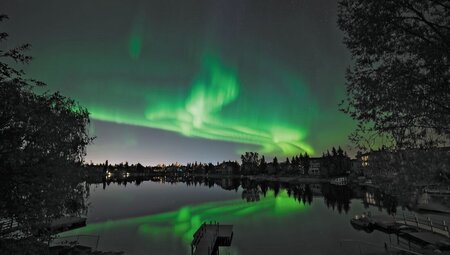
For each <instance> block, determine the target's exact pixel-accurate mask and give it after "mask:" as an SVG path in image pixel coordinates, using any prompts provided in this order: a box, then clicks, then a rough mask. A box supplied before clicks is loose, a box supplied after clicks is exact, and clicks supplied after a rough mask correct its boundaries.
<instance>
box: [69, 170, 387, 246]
mask: <svg viewBox="0 0 450 255" xmlns="http://www.w3.org/2000/svg"><path fill="white" fill-rule="evenodd" d="M99 184H101V186H100V187H101V188H100V189H94V190H96V191H95V192H94V195H93V196H94V197H95V196H96V195H95V194H98V195H100V197H101V199H100V198H99V200H98V201H97V204H95V203H93V204H92V205H93V206H94V207H93V208H94V211H97V216H92V217H94V218H95V220H94V221H97V222H95V223H90V224H88V225H87V226H86V227H84V228H80V229H77V230H73V231H70V232H66V233H64V235H66V236H70V235H80V234H82V235H89V234H94V235H100V236H101V240H102V241H101V242H100V247H101V248H102V249H103V250H120V251H125V252H127V254H148V253H149V252H150V253H151V252H155V253H158V254H183V253H184V254H188V253H189V251H190V248H189V244H190V241H191V240H192V235H193V234H194V232H195V231H196V230H197V229H198V228H199V227H200V225H201V224H202V223H203V222H210V221H218V222H219V223H227V224H228V223H229V224H233V225H234V226H235V240H233V245H232V247H231V248H229V249H231V250H230V251H229V252H231V254H244V253H245V254H274V252H275V253H276V249H282V250H283V251H284V250H285V249H287V250H288V252H287V253H285V254H296V253H293V252H294V251H299V249H300V248H299V247H298V246H299V245H300V244H299V243H298V240H297V239H296V238H295V237H298V236H304V239H305V240H304V241H306V242H307V243H308V244H309V245H313V244H314V247H309V248H308V249H310V250H311V251H312V252H310V253H311V254H314V253H315V254H317V253H329V252H331V253H332V251H333V250H334V249H341V246H340V244H339V241H338V240H337V239H336V238H337V237H340V236H341V235H342V236H346V237H350V238H354V239H358V240H359V239H365V240H366V241H369V240H370V241H371V240H378V242H380V240H383V239H384V237H383V236H380V234H379V233H372V234H371V236H368V235H367V234H366V233H365V232H363V231H355V230H354V229H353V227H352V226H351V225H350V223H349V220H350V218H351V217H353V215H354V214H357V213H361V212H362V211H364V210H366V209H367V210H375V211H377V210H383V208H384V209H385V210H383V211H384V212H383V213H385V212H387V211H389V212H394V211H395V209H394V210H392V205H393V203H392V202H389V201H391V200H392V199H393V198H391V197H389V196H386V195H384V194H377V193H376V192H375V191H373V190H371V189H368V188H364V187H359V186H354V187H351V186H335V185H331V184H328V183H317V184H307V183H288V182H277V181H256V180H252V179H248V178H247V179H240V178H207V177H192V176H190V177H185V176H173V177H169V176H165V177H164V176H153V177H148V178H142V177H141V178H139V177H134V178H133V179H132V178H124V179H123V180H120V181H117V182H114V181H113V180H104V181H103V182H100V183H99ZM94 185H96V184H94ZM138 186H140V187H138ZM149 189H150V190H149ZM108 194H109V195H108ZM143 194H148V195H147V197H146V196H145V195H143ZM220 194H226V195H220ZM105 196H109V197H110V198H108V199H106V200H105ZM135 196H142V197H141V198H139V199H136V200H132V198H130V197H135ZM352 201H353V202H352ZM355 201H356V202H355ZM131 202H132V203H131ZM102 203H104V204H107V205H108V206H109V204H111V203H115V204H117V205H116V207H112V208H116V210H114V211H118V212H119V213H117V214H115V215H117V216H118V217H112V218H113V220H109V219H111V218H109V217H108V215H111V212H108V210H111V209H109V208H110V207H107V206H106V205H103V204H102ZM96 205H97V208H95V206H96ZM168 205H169V207H168ZM125 206H128V210H129V211H127V210H126V209H123V207H125ZM384 206H388V207H387V208H385V207H384ZM102 207H103V208H102ZM142 208H144V209H142ZM145 208H147V209H145ZM154 208H161V210H160V209H154ZM98 211H101V212H102V213H100V214H101V216H100V217H98ZM105 211H106V212H105ZM137 211H139V212H140V213H133V212H137ZM346 214H349V215H348V216H346ZM91 215H92V214H91ZM91 222H92V221H91ZM267 229H270V232H268V233H266V231H267ZM327 233H329V234H327ZM261 235H262V236H261ZM257 236H259V237H257ZM261 240H263V241H261ZM261 242H264V243H265V244H264V245H269V246H270V247H266V246H260V245H262V244H261ZM302 242H303V241H302ZM302 242H300V243H302ZM383 242H384V240H383ZM383 242H381V244H383ZM280 243H283V244H282V246H283V247H279V248H276V247H277V246H278V245H281V244H280ZM324 243H326V245H324ZM303 245H307V244H303ZM136 247H139V250H140V251H136ZM248 247H252V249H251V250H246V249H247V248H248ZM141 250H142V252H141ZM291 250H292V252H290V251H291ZM222 254H223V253H222ZM225 254H226V253H225ZM349 254H351V253H349Z"/></svg>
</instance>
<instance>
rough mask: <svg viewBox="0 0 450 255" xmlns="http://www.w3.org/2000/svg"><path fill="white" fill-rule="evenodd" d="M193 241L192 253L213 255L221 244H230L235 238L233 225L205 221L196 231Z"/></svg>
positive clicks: (194, 254) (193, 254)
mask: <svg viewBox="0 0 450 255" xmlns="http://www.w3.org/2000/svg"><path fill="white" fill-rule="evenodd" d="M193 237H194V239H193V240H192V242H191V254H192V255H213V254H217V253H218V249H219V246H230V245H231V241H232V239H233V225H223V224H219V223H218V222H214V223H213V222H211V223H209V224H207V223H203V224H202V225H201V226H200V228H199V229H198V230H197V231H196V232H195V234H194V236H193Z"/></svg>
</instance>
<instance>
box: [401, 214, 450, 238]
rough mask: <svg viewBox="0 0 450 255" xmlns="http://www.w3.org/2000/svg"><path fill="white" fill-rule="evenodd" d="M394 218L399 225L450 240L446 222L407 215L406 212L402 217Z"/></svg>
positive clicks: (449, 231)
mask: <svg viewBox="0 0 450 255" xmlns="http://www.w3.org/2000/svg"><path fill="white" fill-rule="evenodd" d="M393 217H394V220H395V221H396V222H397V223H400V224H404V225H407V226H413V227H417V228H420V229H423V230H428V231H431V232H432V233H436V234H440V235H443V236H446V237H448V238H450V230H449V227H448V225H447V222H446V221H445V220H437V219H432V218H431V217H421V216H417V214H405V213H404V212H403V213H402V214H400V215H398V214H397V215H396V214H394V215H393Z"/></svg>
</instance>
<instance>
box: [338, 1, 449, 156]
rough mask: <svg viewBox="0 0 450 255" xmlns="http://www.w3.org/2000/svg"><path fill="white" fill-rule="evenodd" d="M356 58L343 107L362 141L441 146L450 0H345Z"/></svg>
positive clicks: (343, 12)
mask: <svg viewBox="0 0 450 255" xmlns="http://www.w3.org/2000/svg"><path fill="white" fill-rule="evenodd" d="M338 25H339V27H340V28H341V30H343V31H344V32H345V44H346V45H347V47H348V49H349V50H350V52H351V54H352V57H353V64H352V66H351V67H349V68H348V72H347V98H346V100H345V102H343V103H342V104H341V109H342V110H343V111H344V112H346V113H348V114H349V115H350V116H351V117H352V118H354V119H355V120H357V121H358V122H359V125H358V128H357V130H356V132H355V133H354V134H353V136H352V137H351V138H352V140H353V141H355V142H356V143H357V144H358V145H360V147H368V146H369V147H370V146H373V145H374V143H375V144H378V145H379V144H380V143H383V144H385V145H387V146H392V147H393V148H399V149H402V148H417V147H429V146H436V145H439V144H442V143H445V142H448V141H449V138H450V126H449V123H450V2H449V1H448V0H425V1H414V0H389V1H370V0H341V1H340V2H339V17H338Z"/></svg>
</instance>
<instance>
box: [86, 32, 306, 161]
mask: <svg viewBox="0 0 450 255" xmlns="http://www.w3.org/2000/svg"><path fill="white" fill-rule="evenodd" d="M130 40H131V41H135V40H136V41H138V39H130ZM131 44H132V45H130V50H129V51H130V55H131V56H132V57H133V58H134V57H138V54H139V51H140V49H135V48H139V47H138V46H136V45H134V43H131ZM136 44H137V43H136ZM298 83H300V82H299V81H298ZM300 85H301V84H300ZM240 90H241V84H240V82H239V77H238V74H237V71H236V70H233V69H232V68H230V67H228V66H226V65H225V64H224V63H223V61H221V59H220V58H219V57H218V56H217V54H211V53H207V54H204V56H203V58H202V67H201V71H200V73H199V74H198V75H197V77H195V78H194V79H193V81H192V84H191V89H190V92H189V95H188V97H187V98H183V97H177V96H175V95H169V96H168V97H164V95H163V94H159V95H157V97H155V96H154V95H152V96H148V98H146V101H147V105H146V108H145V111H144V112H143V113H142V114H130V113H129V112H128V111H127V112H121V111H120V110H118V109H117V108H111V107H101V106H100V107H95V106H94V107H89V106H88V107H89V110H90V112H91V114H92V117H93V118H94V119H98V120H103V121H112V122H115V123H125V124H131V125H138V126H145V127H151V128H158V129H163V130H168V131H173V132H177V133H179V134H182V135H184V136H187V137H200V138H206V139H211V140H220V141H228V142H237V143H243V144H250V145H257V146H260V150H259V151H260V152H261V153H269V154H274V153H282V154H283V155H294V154H297V153H299V152H307V153H308V154H310V155H311V154H314V150H313V148H312V147H311V146H310V145H309V144H307V143H306V142H304V141H303V140H304V138H305V137H306V134H307V131H306V129H305V128H302V127H300V126H297V125H293V124H289V123H286V120H284V122H283V120H282V119H280V120H274V119H270V118H269V117H270V115H267V118H266V119H263V120H261V119H259V120H258V119H255V118H252V116H251V113H249V115H248V116H244V117H242V116H240V117H238V116H236V115H235V114H234V115H233V114H229V115H226V113H225V112H226V111H225V110H224V109H225V108H227V107H229V106H230V105H232V104H233V103H235V102H236V100H237V99H238V97H239V93H240ZM142 96H144V97H145V96H146V95H142ZM236 106H237V107H238V108H239V104H237V105H236ZM254 111H257V109H254ZM230 115H231V116H230Z"/></svg>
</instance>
